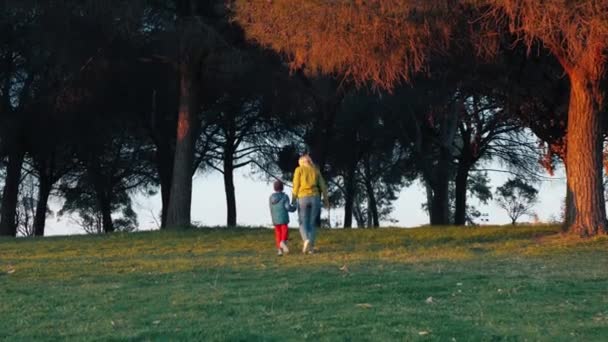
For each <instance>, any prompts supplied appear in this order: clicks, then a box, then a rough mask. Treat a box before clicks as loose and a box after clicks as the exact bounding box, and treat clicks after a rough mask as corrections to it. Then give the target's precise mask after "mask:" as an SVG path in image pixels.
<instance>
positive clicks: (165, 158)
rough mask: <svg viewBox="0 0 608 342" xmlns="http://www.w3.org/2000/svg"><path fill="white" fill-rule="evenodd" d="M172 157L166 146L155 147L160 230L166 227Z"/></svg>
mask: <svg viewBox="0 0 608 342" xmlns="http://www.w3.org/2000/svg"><path fill="white" fill-rule="evenodd" d="M173 159H174V155H173V153H172V152H170V148H169V147H168V146H157V151H156V168H157V171H158V176H159V178H160V196H161V202H162V208H161V214H160V228H161V229H163V228H166V227H167V210H168V209H169V199H170V195H171V176H172V173H173V164H172V162H173Z"/></svg>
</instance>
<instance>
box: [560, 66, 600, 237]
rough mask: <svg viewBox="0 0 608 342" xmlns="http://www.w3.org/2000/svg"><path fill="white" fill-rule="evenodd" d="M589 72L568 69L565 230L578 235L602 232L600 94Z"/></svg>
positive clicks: (591, 234) (592, 234)
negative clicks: (569, 203) (568, 207)
mask: <svg viewBox="0 0 608 342" xmlns="http://www.w3.org/2000/svg"><path fill="white" fill-rule="evenodd" d="M588 76H589V75H587V74H585V73H583V72H579V71H578V70H574V71H571V72H570V87H571V90H570V106H569V110H568V129H567V133H566V139H567V143H568V149H567V152H566V153H567V157H566V163H567V168H566V169H567V178H568V189H569V190H570V191H571V192H572V199H573V208H572V214H573V217H572V222H571V223H570V225H569V231H570V232H572V233H574V234H578V235H580V236H594V235H597V234H605V233H606V209H605V205H606V204H605V202H604V192H603V190H602V189H603V184H602V123H601V116H600V112H601V105H602V100H601V95H598V94H600V93H601V92H600V90H599V86H598V84H594V83H593V82H592V81H591V80H592V79H593V78H592V77H588Z"/></svg>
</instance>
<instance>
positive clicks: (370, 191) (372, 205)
mask: <svg viewBox="0 0 608 342" xmlns="http://www.w3.org/2000/svg"><path fill="white" fill-rule="evenodd" d="M365 187H366V190H367V202H368V205H369V213H368V215H369V216H370V217H371V221H372V222H371V223H372V224H371V226H372V227H374V228H377V227H380V218H379V216H378V203H377V201H376V195H375V194H374V187H373V186H372V183H371V181H370V180H369V179H366V181H365Z"/></svg>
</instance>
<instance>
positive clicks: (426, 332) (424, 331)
mask: <svg viewBox="0 0 608 342" xmlns="http://www.w3.org/2000/svg"><path fill="white" fill-rule="evenodd" d="M430 333H431V332H430V331H426V330H422V331H419V332H418V335H420V336H425V335H428V334H430Z"/></svg>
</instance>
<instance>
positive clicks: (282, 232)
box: [274, 224, 289, 248]
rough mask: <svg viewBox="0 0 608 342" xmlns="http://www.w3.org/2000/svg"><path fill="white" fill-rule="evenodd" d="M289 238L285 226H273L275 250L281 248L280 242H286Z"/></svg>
mask: <svg viewBox="0 0 608 342" xmlns="http://www.w3.org/2000/svg"><path fill="white" fill-rule="evenodd" d="M288 237H289V230H288V229H287V225H286V224H275V225H274V238H275V240H276V242H277V248H281V241H287V238H288Z"/></svg>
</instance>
